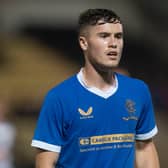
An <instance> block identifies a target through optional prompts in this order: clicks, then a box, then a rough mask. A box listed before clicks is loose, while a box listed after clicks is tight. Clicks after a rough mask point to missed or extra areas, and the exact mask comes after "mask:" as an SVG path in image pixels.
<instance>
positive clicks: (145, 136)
mask: <svg viewBox="0 0 168 168" xmlns="http://www.w3.org/2000/svg"><path fill="white" fill-rule="evenodd" d="M157 133H158V128H157V126H155V127H154V128H153V129H152V130H151V131H150V132H148V133H145V134H136V135H135V139H136V140H147V139H150V138H152V137H154V136H155V135H156V134H157Z"/></svg>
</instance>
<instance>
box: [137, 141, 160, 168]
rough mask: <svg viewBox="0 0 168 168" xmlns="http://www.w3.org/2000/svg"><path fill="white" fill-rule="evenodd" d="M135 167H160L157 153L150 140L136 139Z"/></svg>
mask: <svg viewBox="0 0 168 168" xmlns="http://www.w3.org/2000/svg"><path fill="white" fill-rule="evenodd" d="M136 168H160V166H159V159H158V154H157V151H156V148H155V145H154V143H153V141H152V140H148V141H144V142H143V141H137V143H136Z"/></svg>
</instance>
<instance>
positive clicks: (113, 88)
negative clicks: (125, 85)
mask: <svg viewBox="0 0 168 168" xmlns="http://www.w3.org/2000/svg"><path fill="white" fill-rule="evenodd" d="M77 79H78V81H79V82H80V84H81V85H82V86H83V87H84V88H85V89H87V90H88V91H90V92H92V93H94V94H96V95H98V96H100V97H103V98H105V99H107V98H109V97H110V96H112V95H113V94H114V93H115V92H116V91H117V89H118V79H117V76H116V75H115V76H114V79H115V86H111V87H110V88H109V89H108V90H106V91H102V90H100V89H98V88H96V87H88V86H87V85H86V84H85V81H84V77H83V72H82V68H81V70H80V71H79V73H78V74H77Z"/></svg>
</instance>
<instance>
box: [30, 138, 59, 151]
mask: <svg viewBox="0 0 168 168" xmlns="http://www.w3.org/2000/svg"><path fill="white" fill-rule="evenodd" d="M31 146H32V147H36V148H40V149H44V150H48V151H51V152H58V153H60V151H61V146H57V145H51V144H48V143H46V142H42V141H38V140H32V143H31Z"/></svg>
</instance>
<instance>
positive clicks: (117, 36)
mask: <svg viewBox="0 0 168 168" xmlns="http://www.w3.org/2000/svg"><path fill="white" fill-rule="evenodd" d="M115 38H117V39H122V38H123V33H117V34H116V35H115Z"/></svg>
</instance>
